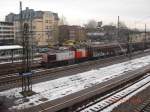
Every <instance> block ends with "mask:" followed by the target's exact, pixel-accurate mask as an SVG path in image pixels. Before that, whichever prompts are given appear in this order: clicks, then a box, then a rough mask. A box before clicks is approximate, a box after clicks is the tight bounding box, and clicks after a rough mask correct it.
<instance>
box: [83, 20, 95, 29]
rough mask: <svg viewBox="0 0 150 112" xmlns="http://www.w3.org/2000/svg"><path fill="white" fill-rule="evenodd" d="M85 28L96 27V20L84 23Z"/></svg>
mask: <svg viewBox="0 0 150 112" xmlns="http://www.w3.org/2000/svg"><path fill="white" fill-rule="evenodd" d="M85 27H86V28H96V27H97V22H96V21H95V20H90V21H89V22H88V23H87V24H86V25H85Z"/></svg>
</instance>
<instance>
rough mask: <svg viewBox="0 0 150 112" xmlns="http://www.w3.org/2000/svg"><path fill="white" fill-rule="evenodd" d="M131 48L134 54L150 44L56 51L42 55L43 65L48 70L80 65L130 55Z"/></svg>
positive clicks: (98, 46)
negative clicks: (89, 61) (100, 59)
mask: <svg viewBox="0 0 150 112" xmlns="http://www.w3.org/2000/svg"><path fill="white" fill-rule="evenodd" d="M129 48H131V49H132V52H135V51H138V50H143V49H146V48H150V43H149V42H145V44H144V43H143V42H139V43H129V44H127V43H120V44H119V45H118V44H117V43H115V44H114V43H113V44H105V45H92V46H90V47H89V46H88V47H83V48H73V49H67V50H55V51H50V52H48V53H43V55H42V59H43V60H42V65H43V66H44V67H46V68H50V67H56V66H63V65H69V64H74V63H80V62H84V61H87V60H95V59H99V58H106V57H111V56H115V55H122V54H127V53H129Z"/></svg>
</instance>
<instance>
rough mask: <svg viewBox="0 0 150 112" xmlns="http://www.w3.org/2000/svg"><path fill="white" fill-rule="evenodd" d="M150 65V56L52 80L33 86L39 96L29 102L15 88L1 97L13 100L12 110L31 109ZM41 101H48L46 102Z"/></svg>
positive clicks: (19, 89)
mask: <svg viewBox="0 0 150 112" xmlns="http://www.w3.org/2000/svg"><path fill="white" fill-rule="evenodd" d="M149 64H150V56H145V57H142V58H138V59H133V60H129V61H126V62H122V63H119V64H114V65H110V66H107V67H103V68H99V69H93V70H90V71H87V72H84V73H78V74H76V75H73V76H67V77H63V78H59V79H55V80H50V81H46V82H42V83H38V84H34V85H33V91H34V92H36V93H37V94H35V95H33V96H30V97H27V99H28V100H29V101H27V102H25V101H24V98H23V97H22V95H21V94H20V93H19V92H21V88H14V89H10V90H7V91H3V92H0V96H6V97H7V98H8V99H10V100H12V101H13V103H14V106H12V107H10V109H23V108H29V107H32V106H35V105H39V104H41V103H44V102H47V101H51V100H54V99H57V98H61V97H63V96H66V95H69V94H72V93H74V92H78V91H81V90H83V89H85V88H88V87H91V86H93V85H96V84H99V83H101V82H105V81H108V80H110V79H112V78H115V77H118V76H120V75H123V74H125V73H126V72H128V71H134V70H137V69H139V68H141V67H144V66H146V65H149ZM41 99H47V100H45V101H43V100H41Z"/></svg>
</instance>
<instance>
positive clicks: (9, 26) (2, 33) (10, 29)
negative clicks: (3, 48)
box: [0, 22, 15, 45]
mask: <svg viewBox="0 0 150 112" xmlns="http://www.w3.org/2000/svg"><path fill="white" fill-rule="evenodd" d="M14 37H15V33H14V25H13V23H10V22H0V45H5V44H12V43H13V42H14Z"/></svg>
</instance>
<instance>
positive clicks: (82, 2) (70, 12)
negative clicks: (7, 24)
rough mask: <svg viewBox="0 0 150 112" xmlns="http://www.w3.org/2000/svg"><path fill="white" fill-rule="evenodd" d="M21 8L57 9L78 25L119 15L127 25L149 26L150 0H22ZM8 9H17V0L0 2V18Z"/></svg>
mask: <svg viewBox="0 0 150 112" xmlns="http://www.w3.org/2000/svg"><path fill="white" fill-rule="evenodd" d="M22 1H23V8H25V7H29V8H33V9H35V10H45V11H53V12H57V13H58V14H59V16H60V17H61V16H62V15H63V16H65V17H66V19H67V21H68V23H69V24H77V25H82V24H85V23H86V22H87V21H88V20H91V19H95V20H97V21H101V20H102V21H104V23H105V24H108V23H111V22H114V23H116V21H117V16H120V19H121V21H124V22H125V23H126V24H127V25H128V26H132V27H135V26H136V27H143V26H144V25H143V24H144V23H147V24H148V25H147V26H148V27H149V26H150V24H149V23H150V0H22ZM10 12H14V13H18V12H19V0H1V1H0V19H1V20H2V19H4V16H5V15H6V14H8V13H10Z"/></svg>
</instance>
